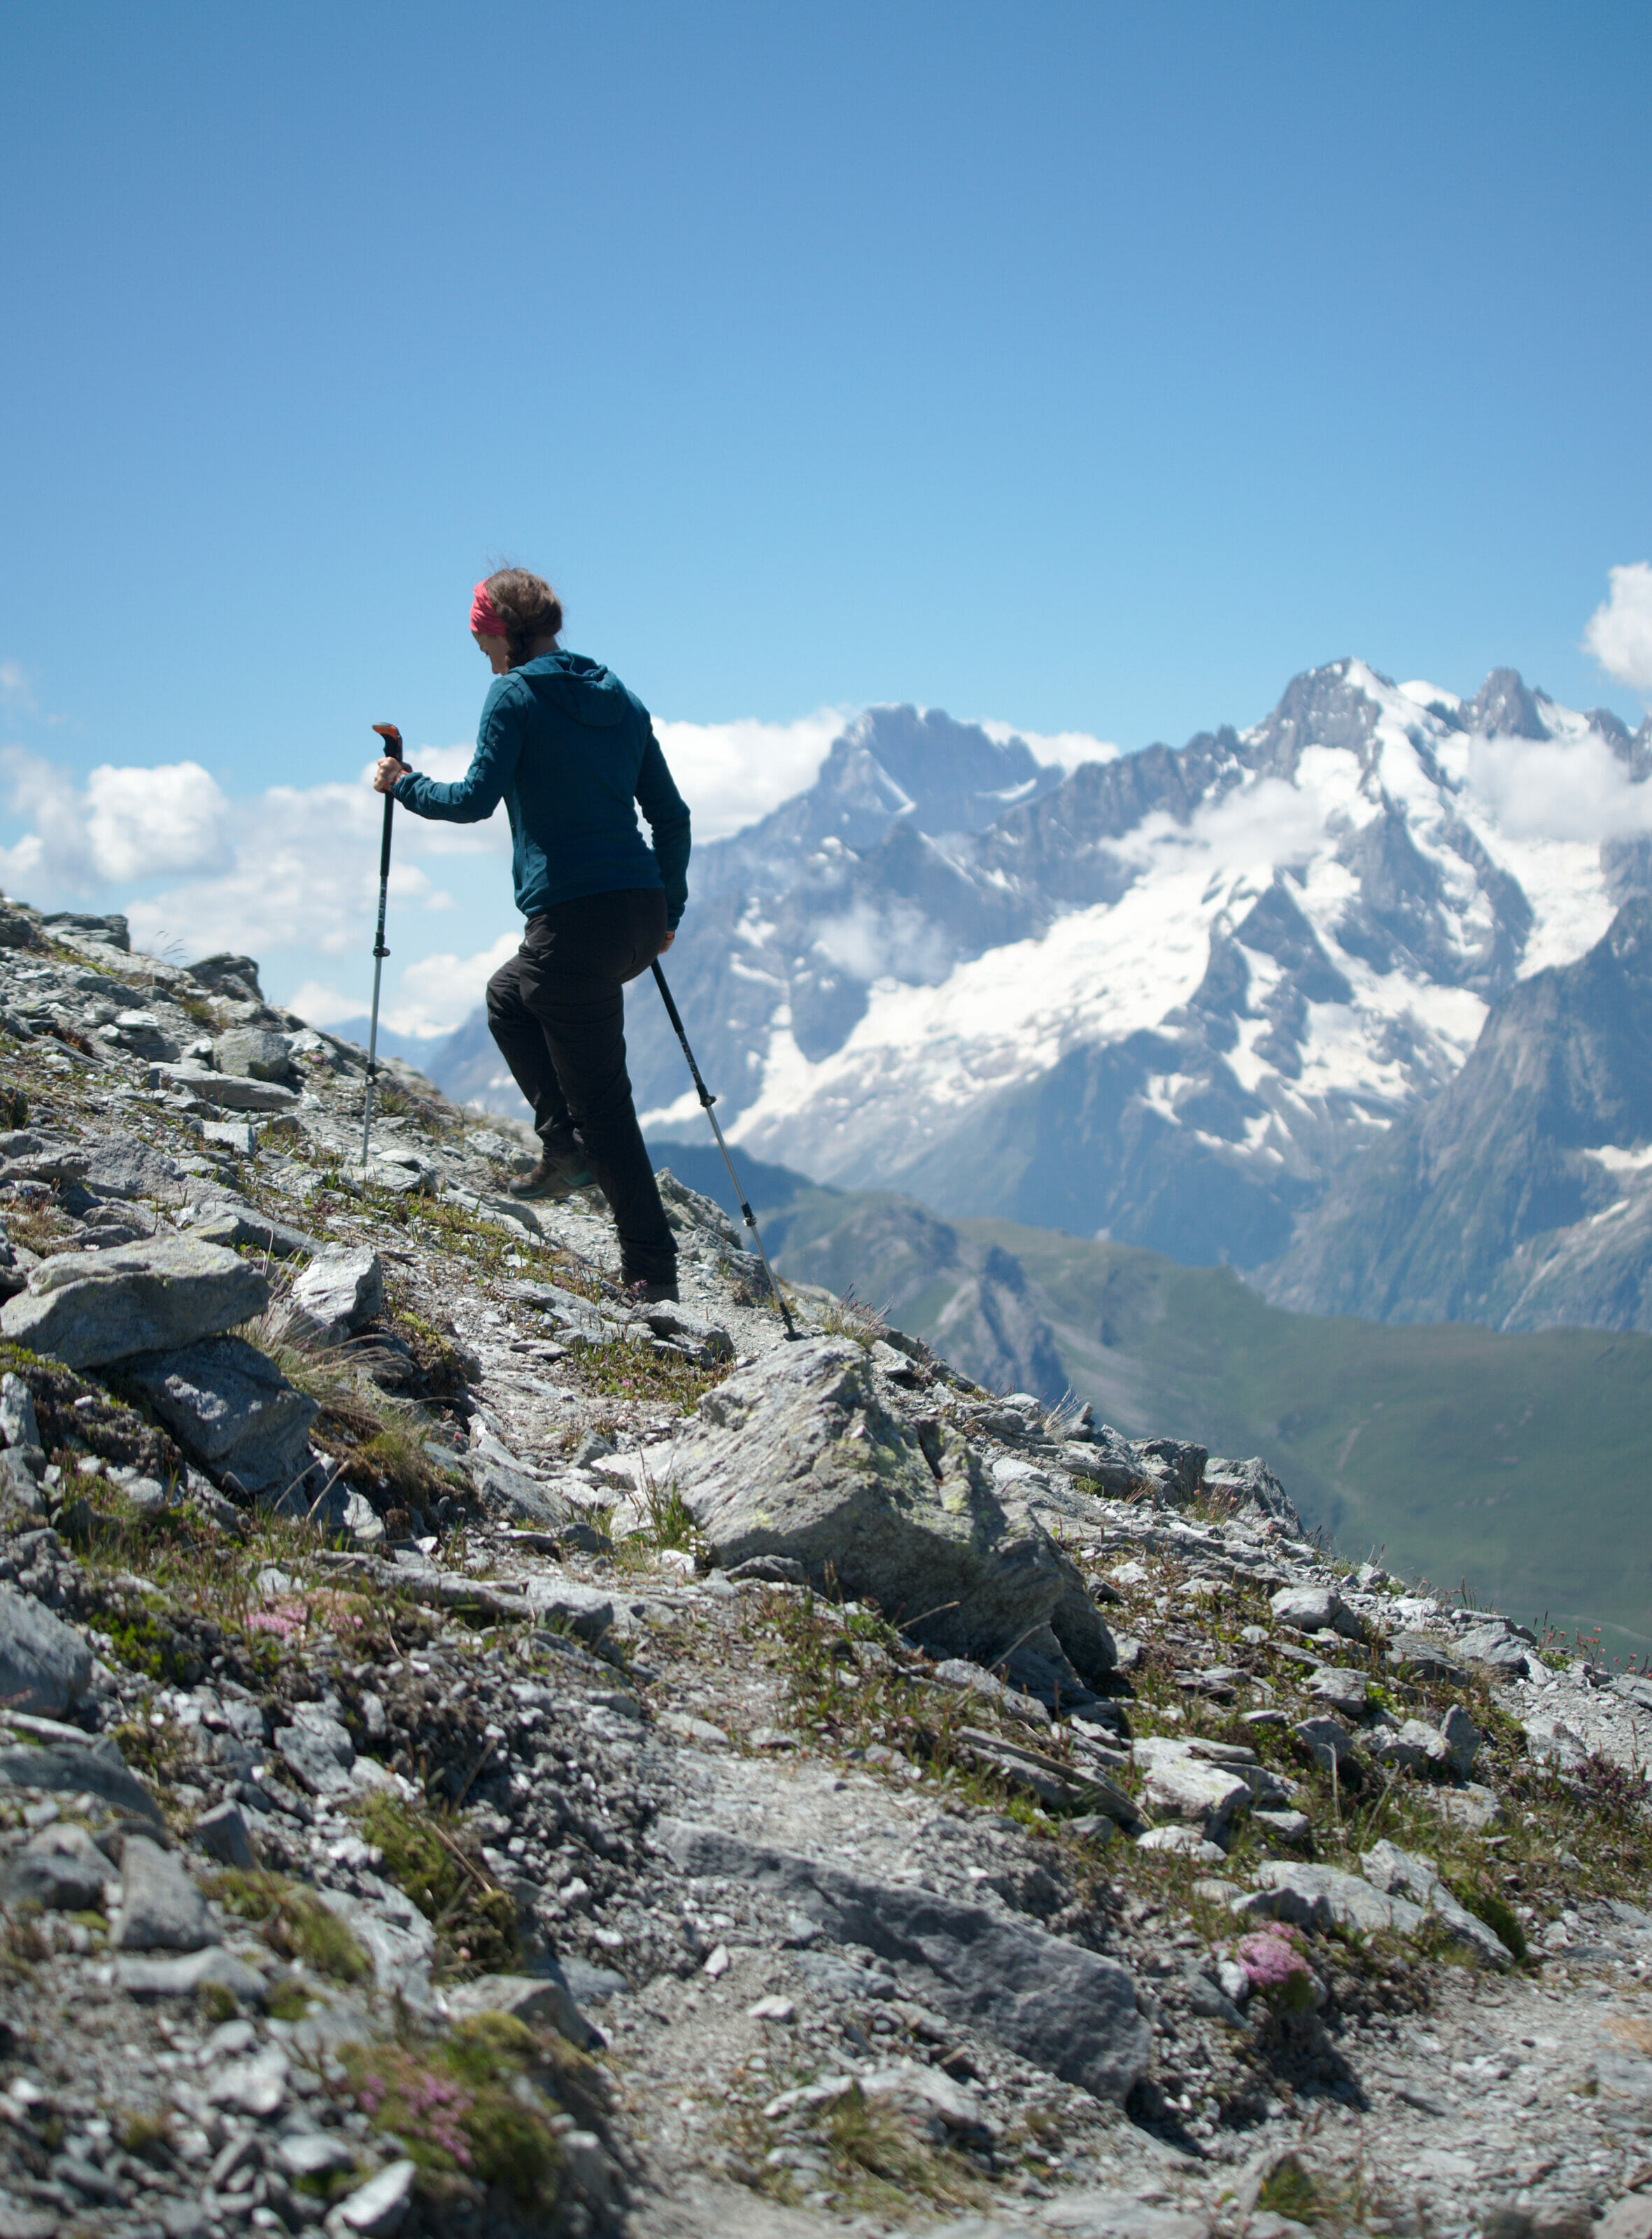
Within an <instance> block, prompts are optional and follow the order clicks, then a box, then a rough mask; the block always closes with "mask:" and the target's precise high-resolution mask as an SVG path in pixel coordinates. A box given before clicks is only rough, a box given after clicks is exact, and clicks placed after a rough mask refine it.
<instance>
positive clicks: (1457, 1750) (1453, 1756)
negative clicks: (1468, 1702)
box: [1440, 1703, 1481, 1780]
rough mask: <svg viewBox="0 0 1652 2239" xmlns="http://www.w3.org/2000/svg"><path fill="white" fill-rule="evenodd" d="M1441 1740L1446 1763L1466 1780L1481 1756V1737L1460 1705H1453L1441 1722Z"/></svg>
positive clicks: (1478, 1730)
mask: <svg viewBox="0 0 1652 2239" xmlns="http://www.w3.org/2000/svg"><path fill="white" fill-rule="evenodd" d="M1440 1738H1441V1740H1442V1741H1443V1743H1444V1744H1445V1761H1446V1763H1447V1764H1449V1765H1450V1768H1451V1770H1452V1771H1453V1772H1455V1773H1456V1776H1457V1777H1458V1778H1459V1779H1460V1780H1466V1779H1467V1778H1468V1777H1469V1775H1470V1773H1471V1772H1472V1771H1474V1761H1475V1759H1476V1757H1478V1755H1479V1754H1480V1741H1481V1735H1480V1729H1479V1727H1478V1726H1476V1724H1475V1723H1474V1720H1473V1719H1472V1718H1471V1717H1470V1716H1469V1714H1468V1712H1467V1711H1465V1710H1464V1709H1463V1705H1462V1704H1460V1703H1453V1704H1452V1705H1451V1707H1450V1710H1449V1711H1447V1712H1446V1714H1445V1716H1444V1717H1443V1719H1442V1720H1441V1721H1440Z"/></svg>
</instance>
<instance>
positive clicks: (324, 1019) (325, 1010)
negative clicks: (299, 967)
mask: <svg viewBox="0 0 1652 2239" xmlns="http://www.w3.org/2000/svg"><path fill="white" fill-rule="evenodd" d="M286 1008H287V1009H288V1010H289V1011H296V1012H297V1013H298V1015H299V1017H300V1018H301V1019H308V1020H309V1022H310V1024H311V1026H337V1025H338V1024H339V1023H340V1021H341V1020H344V1019H359V1018H360V1017H361V1015H362V1013H363V1012H364V1011H365V1010H366V1008H367V1002H366V1000H364V998H363V997H362V991H361V989H360V988H359V987H358V988H356V989H355V992H354V993H350V994H346V993H345V992H344V990H343V989H342V988H341V987H328V985H327V984H326V982H325V981H324V980H305V981H304V982H303V984H302V986H301V987H298V988H297V989H296V990H295V993H292V994H291V995H289V996H288V997H287V998H286Z"/></svg>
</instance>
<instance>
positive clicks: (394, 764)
mask: <svg viewBox="0 0 1652 2239" xmlns="http://www.w3.org/2000/svg"><path fill="white" fill-rule="evenodd" d="M407 774H408V766H407V764H406V762H399V761H397V760H396V758H395V755H394V754H386V755H385V757H384V759H383V761H381V763H380V764H379V766H378V767H377V769H375V771H374V773H373V790H374V792H375V793H388V792H389V790H390V788H391V787H392V786H393V785H394V784H395V781H396V780H397V778H399V777H406V776H407Z"/></svg>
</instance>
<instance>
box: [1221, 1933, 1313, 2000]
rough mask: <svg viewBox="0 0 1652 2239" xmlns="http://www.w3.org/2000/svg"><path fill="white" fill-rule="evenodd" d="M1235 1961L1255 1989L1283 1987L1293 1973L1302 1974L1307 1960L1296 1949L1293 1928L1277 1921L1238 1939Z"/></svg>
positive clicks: (1294, 1974) (1277, 1988)
mask: <svg viewBox="0 0 1652 2239" xmlns="http://www.w3.org/2000/svg"><path fill="white" fill-rule="evenodd" d="M1237 1957H1238V1962H1239V1964H1240V1966H1241V1967H1243V1968H1244V1971H1245V1973H1246V1974H1247V1975H1248V1976H1249V1977H1250V1978H1251V1987H1252V1988H1253V1989H1254V1990H1283V1989H1284V1987H1285V1986H1286V1984H1287V1983H1290V1979H1291V1977H1293V1976H1296V1975H1304V1976H1305V1975H1306V1974H1307V1972H1308V1963H1307V1962H1306V1960H1305V1959H1304V1957H1303V1956H1302V1954H1301V1952H1300V1951H1299V1950H1297V1939H1296V1934H1295V1931H1294V1930H1291V1929H1290V1928H1287V1927H1285V1926H1284V1924H1283V1923H1280V1922H1277V1921H1273V1922H1270V1923H1269V1924H1268V1926H1267V1927H1266V1928H1264V1929H1262V1930H1259V1931H1258V1933H1257V1934H1256V1935H1254V1936H1246V1937H1241V1938H1240V1942H1239V1947H1238V1954H1237Z"/></svg>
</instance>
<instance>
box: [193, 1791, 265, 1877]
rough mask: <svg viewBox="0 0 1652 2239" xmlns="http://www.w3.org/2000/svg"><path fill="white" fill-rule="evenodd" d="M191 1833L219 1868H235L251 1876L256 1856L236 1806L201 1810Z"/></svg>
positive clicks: (249, 1830)
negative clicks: (216, 1862) (214, 1859)
mask: <svg viewBox="0 0 1652 2239" xmlns="http://www.w3.org/2000/svg"><path fill="white" fill-rule="evenodd" d="M192 1834H193V1839H194V1841H195V1843H196V1846H197V1847H198V1848H199V1849H201V1850H204V1851H205V1852H206V1854H207V1856H208V1857H209V1858H216V1860H217V1861H218V1864H220V1865H221V1866H235V1867H236V1868H238V1869H239V1870H240V1871H241V1872H242V1873H251V1872H253V1871H254V1870H255V1868H256V1867H257V1864H258V1853H257V1851H256V1850H255V1849H254V1848H253V1840H252V1830H251V1829H250V1828H249V1826H248V1824H247V1815H246V1813H245V1812H244V1811H243V1810H242V1808H241V1806H240V1805H239V1804H216V1805H215V1806H214V1807H213V1809H212V1810H210V1811H203V1812H202V1815H201V1817H199V1818H198V1819H197V1820H196V1823H195V1826H194V1829H193V1830H192Z"/></svg>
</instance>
